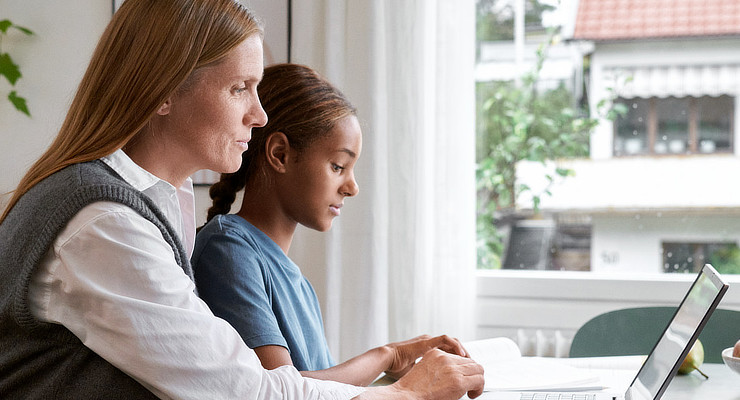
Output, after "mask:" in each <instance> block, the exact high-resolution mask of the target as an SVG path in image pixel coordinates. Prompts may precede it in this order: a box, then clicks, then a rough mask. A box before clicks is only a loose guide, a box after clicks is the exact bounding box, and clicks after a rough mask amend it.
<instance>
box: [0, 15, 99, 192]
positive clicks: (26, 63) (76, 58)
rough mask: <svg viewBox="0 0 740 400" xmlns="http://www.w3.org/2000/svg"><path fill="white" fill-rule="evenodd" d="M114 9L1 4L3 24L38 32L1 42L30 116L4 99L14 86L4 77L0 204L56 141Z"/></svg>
mask: <svg viewBox="0 0 740 400" xmlns="http://www.w3.org/2000/svg"><path fill="white" fill-rule="evenodd" d="M111 10H112V6H111V2H110V1H108V0H65V1H48V0H2V1H1V2H0V19H6V18H7V19H10V20H11V21H13V22H14V23H16V24H18V25H22V26H25V27H27V28H29V29H31V30H33V31H34V32H35V33H36V35H35V36H31V37H27V36H25V35H22V34H20V33H15V32H14V33H12V34H11V36H10V37H8V38H6V39H4V40H3V51H6V52H8V53H9V54H10V55H11V57H13V60H14V61H15V62H16V64H18V65H19V66H20V68H21V72H22V73H23V77H22V78H21V79H20V80H19V81H18V83H17V84H16V90H17V91H18V93H19V95H21V96H23V97H26V99H27V100H28V106H29V108H30V110H31V115H32V117H31V118H28V117H26V116H25V115H24V114H21V113H19V112H17V111H16V110H15V108H13V106H12V105H11V104H10V102H8V101H7V100H6V96H7V94H8V92H9V91H10V90H11V86H10V84H9V83H8V81H7V80H5V79H4V78H0V149H2V150H1V151H2V156H1V157H0V171H2V172H1V173H0V193H1V194H2V196H0V204H2V205H4V204H6V202H7V200H8V195H7V194H6V193H7V192H9V191H11V190H13V189H15V187H16V186H17V184H18V181H19V180H20V178H21V177H22V175H23V174H24V173H25V171H26V170H27V169H28V167H29V166H30V164H31V163H33V161H35V160H36V159H37V158H38V157H39V156H40V155H41V153H42V152H43V151H44V150H45V149H46V148H47V147H48V146H49V144H50V142H51V140H52V139H53V138H54V136H56V133H57V130H58V129H59V126H60V125H61V124H62V121H63V119H64V116H65V113H66V110H67V107H68V105H69V102H70V101H71V98H72V96H73V95H74V92H75V90H76V88H77V84H78V83H79V80H80V79H81V77H82V74H83V73H84V70H85V68H86V67H87V63H88V60H89V58H90V55H91V54H92V51H93V49H94V47H95V45H96V43H97V39H98V37H99V36H100V35H101V34H102V32H103V30H104V29H105V25H106V24H107V23H108V21H109V20H110V16H111Z"/></svg>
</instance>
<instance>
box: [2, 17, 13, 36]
mask: <svg viewBox="0 0 740 400" xmlns="http://www.w3.org/2000/svg"><path fill="white" fill-rule="evenodd" d="M11 26H13V23H12V22H10V20H9V19H4V20H2V21H0V32H2V33H6V32H8V28H10V27H11Z"/></svg>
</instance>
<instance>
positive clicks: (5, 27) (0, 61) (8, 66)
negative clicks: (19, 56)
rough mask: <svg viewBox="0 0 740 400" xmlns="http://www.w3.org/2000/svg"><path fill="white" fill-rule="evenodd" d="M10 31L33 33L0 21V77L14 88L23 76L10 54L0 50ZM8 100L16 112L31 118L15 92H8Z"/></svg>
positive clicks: (6, 21)
mask: <svg viewBox="0 0 740 400" xmlns="http://www.w3.org/2000/svg"><path fill="white" fill-rule="evenodd" d="M11 29H14V30H16V31H19V32H21V33H23V34H25V35H29V36H30V35H33V32H32V31H31V30H30V29H28V28H24V27H22V26H19V25H15V24H14V23H12V22H11V21H10V20H8V19H4V20H0V75H2V76H4V77H5V78H6V79H7V80H8V82H10V85H11V86H13V87H14V86H15V84H16V82H18V79H20V78H21V76H23V75H22V74H21V71H20V67H18V65H17V64H16V63H15V62H13V59H12V58H11V57H10V54H8V53H7V52H4V51H3V48H2V42H3V39H4V38H5V37H6V36H7V35H8V33H9V32H10V30H11ZM8 100H10V103H11V104H13V106H14V107H15V109H16V110H18V111H20V112H22V113H24V114H26V115H28V116H29V117H30V116H31V112H30V111H29V110H28V105H27V104H26V99H25V98H23V97H21V96H19V95H18V93H17V92H16V91H15V90H11V91H10V93H9V94H8Z"/></svg>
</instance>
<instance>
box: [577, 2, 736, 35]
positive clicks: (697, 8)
mask: <svg viewBox="0 0 740 400" xmlns="http://www.w3.org/2000/svg"><path fill="white" fill-rule="evenodd" d="M724 35H740V0H579V5H578V14H577V16H576V25H575V31H574V33H573V37H574V38H575V39H587V40H596V41H603V40H630V39H646V38H673V37H689V36H724Z"/></svg>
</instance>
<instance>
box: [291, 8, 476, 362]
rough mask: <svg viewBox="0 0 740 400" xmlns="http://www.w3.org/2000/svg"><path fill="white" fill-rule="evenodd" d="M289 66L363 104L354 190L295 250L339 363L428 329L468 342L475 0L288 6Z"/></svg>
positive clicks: (472, 246) (472, 244)
mask: <svg viewBox="0 0 740 400" xmlns="http://www.w3.org/2000/svg"><path fill="white" fill-rule="evenodd" d="M292 7H293V8H292V21H293V23H292V44H291V61H292V62H296V63H301V64H307V65H309V66H311V67H313V68H315V69H316V70H318V71H319V72H321V73H322V74H323V75H324V76H326V77H327V78H328V79H329V80H330V81H332V82H333V83H334V84H335V85H337V86H338V87H339V88H341V89H342V91H343V92H344V93H345V94H346V95H347V97H348V98H349V99H350V100H351V101H352V102H353V103H354V105H355V106H356V107H357V108H358V110H359V119H360V121H361V124H362V126H363V133H364V135H363V151H362V156H361V158H360V161H359V163H358V165H357V167H356V174H357V179H358V183H359V185H360V193H359V195H358V196H357V197H355V198H352V199H348V200H347V201H346V202H345V207H344V208H343V209H342V215H341V217H339V218H338V219H336V220H335V222H334V227H333V228H332V229H331V230H330V231H329V232H327V233H316V232H309V231H308V230H305V229H303V230H299V233H298V235H297V237H296V238H295V239H294V241H293V248H292V250H291V256H292V257H293V259H294V260H295V261H296V262H297V263H298V265H300V266H301V268H302V269H303V271H304V273H305V274H306V275H307V276H308V277H309V279H310V280H311V281H312V283H313V284H314V287H315V288H316V290H317V293H318V294H319V298H320V299H321V301H322V305H323V312H324V323H325V329H326V335H327V338H328V340H329V345H330V348H331V350H332V352H333V354H334V355H335V357H336V358H337V359H338V361H344V360H346V359H347V358H349V357H352V356H355V355H358V354H360V353H362V352H364V351H365V350H367V349H369V348H371V347H374V346H378V345H381V344H384V343H388V342H390V341H397V340H403V339H408V338H411V337H413V336H416V335H419V334H423V333H428V334H433V335H435V334H442V333H445V334H449V335H452V336H455V337H458V338H460V339H462V340H469V339H473V335H474V332H473V329H474V323H475V321H474V315H475V313H474V306H475V305H474V299H475V280H474V272H475V262H476V261H475V177H474V168H475V164H474V163H475V134H474V118H475V111H474V107H475V102H474V82H473V69H474V61H475V3H474V0H293V1H292Z"/></svg>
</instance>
